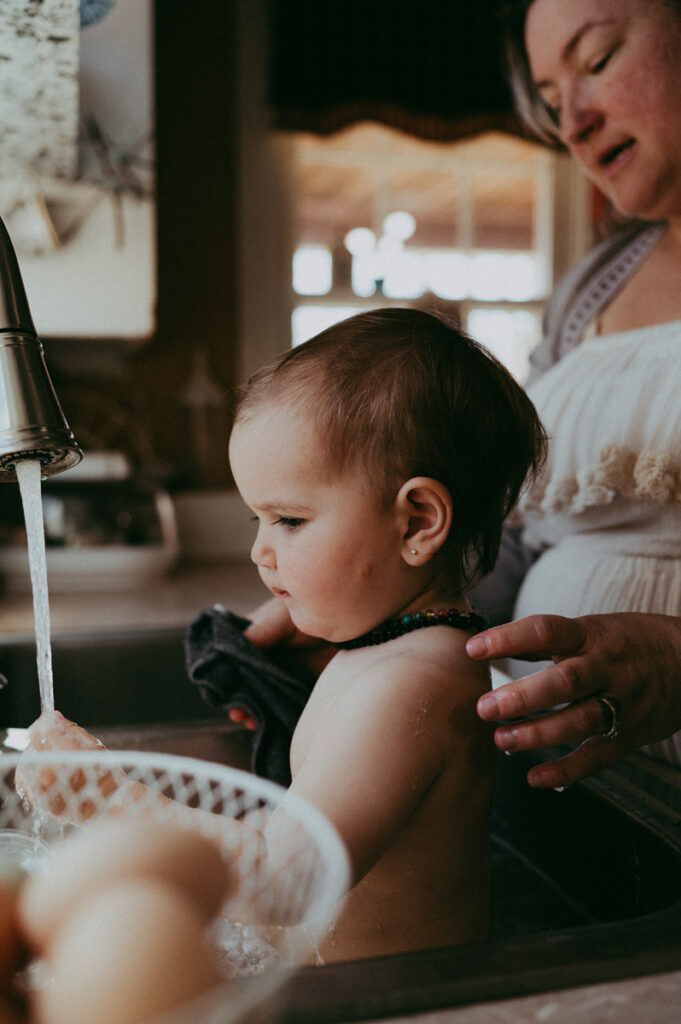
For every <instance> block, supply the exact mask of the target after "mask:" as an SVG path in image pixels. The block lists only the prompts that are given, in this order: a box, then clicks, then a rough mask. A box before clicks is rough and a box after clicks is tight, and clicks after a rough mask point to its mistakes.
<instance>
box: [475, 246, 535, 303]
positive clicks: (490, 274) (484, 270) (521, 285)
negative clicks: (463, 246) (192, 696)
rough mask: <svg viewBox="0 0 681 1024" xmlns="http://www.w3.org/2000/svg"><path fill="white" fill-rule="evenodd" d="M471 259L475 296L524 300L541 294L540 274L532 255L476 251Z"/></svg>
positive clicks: (478, 297)
mask: <svg viewBox="0 0 681 1024" xmlns="http://www.w3.org/2000/svg"><path fill="white" fill-rule="evenodd" d="M470 259H471V284H470V288H471V290H470V294H471V295H472V297H473V298H475V299H486V300H488V301H492V302H495V301H496V302H498V301H500V300H507V301H509V302H525V301H527V300H528V299H533V298H537V297H539V296H540V295H541V294H542V288H541V284H542V282H541V280H540V278H541V275H540V273H539V270H538V267H537V261H536V259H535V258H534V256H532V255H529V254H527V255H526V254H525V253H500V252H476V253H473V254H472V255H471V258H470Z"/></svg>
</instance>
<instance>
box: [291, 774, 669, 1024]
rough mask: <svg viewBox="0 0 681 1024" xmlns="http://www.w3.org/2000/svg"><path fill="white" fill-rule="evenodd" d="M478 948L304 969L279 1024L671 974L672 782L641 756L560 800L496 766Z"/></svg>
mask: <svg viewBox="0 0 681 1024" xmlns="http://www.w3.org/2000/svg"><path fill="white" fill-rule="evenodd" d="M499 762H500V763H499V773H498V783H497V790H496V794H495V801H494V815H493V836H492V864H493V871H492V876H493V877H492V906H493V924H492V934H491V937H490V939H489V940H488V941H487V942H484V943H476V944H473V945H469V946H458V947H451V948H443V949H433V950H423V951H419V952H415V953H404V954H399V955H395V956H389V957H381V958H376V959H372V960H361V961H353V962H348V963H338V964H329V965H327V966H323V967H317V968H303V969H302V971H300V972H299V973H297V974H296V975H295V977H294V978H292V980H291V981H290V983H289V988H288V990H287V995H286V1004H285V1007H284V1008H283V1011H282V1014H281V1016H280V1017H278V1018H277V1022H278V1024H334V1022H339V1024H340V1022H350V1021H368V1020H372V1021H373V1020H377V1019H380V1018H382V1017H397V1016H402V1015H407V1014H416V1013H424V1012H426V1011H433V1010H440V1009H443V1008H445V1007H455V1006H460V1005H463V1004H468V1003H476V1002H488V1001H493V1000H496V999H507V998H511V997H513V996H522V995H528V994H531V993H537V992H548V991H555V990H557V989H561V988H567V987H573V986H577V985H588V984H595V983H599V982H604V981H609V980H614V979H619V978H625V977H630V976H636V975H645V974H655V973H657V972H661V971H670V970H678V969H679V968H680V967H681V781H680V779H679V777H678V775H679V773H678V772H677V771H676V770H675V769H673V768H671V767H670V766H668V765H663V764H659V763H657V762H655V761H653V760H652V759H650V758H646V757H644V756H643V755H638V754H636V755H632V756H631V757H629V758H628V759H627V760H626V761H624V762H622V763H621V764H620V765H618V766H617V767H615V768H612V769H608V770H607V771H604V772H602V773H601V774H600V775H599V776H596V777H594V778H593V779H590V780H587V781H586V782H583V783H580V784H578V785H576V786H574V787H572V788H571V789H570V790H568V791H566V792H564V793H556V792H554V791H549V792H542V791H537V790H532V789H530V787H529V786H528V785H527V784H526V782H525V773H526V771H527V769H528V768H529V765H530V763H531V759H528V758H526V757H525V756H524V755H515V756H514V757H513V758H507V757H500V758H499Z"/></svg>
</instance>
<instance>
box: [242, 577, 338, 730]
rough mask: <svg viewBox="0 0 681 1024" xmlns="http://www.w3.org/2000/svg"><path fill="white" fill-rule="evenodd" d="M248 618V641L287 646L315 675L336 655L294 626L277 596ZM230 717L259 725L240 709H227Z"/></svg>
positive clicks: (264, 645)
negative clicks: (249, 621) (249, 622)
mask: <svg viewBox="0 0 681 1024" xmlns="http://www.w3.org/2000/svg"><path fill="white" fill-rule="evenodd" d="M247 618H249V619H250V620H251V624H250V625H249V626H247V628H246V629H245V630H244V636H245V637H246V639H247V640H250V641H251V643H252V644H254V645H255V646H256V647H276V646H277V645H279V644H284V645H286V646H287V647H288V649H289V650H290V651H291V652H293V653H295V655H296V657H297V658H298V660H299V661H300V663H301V664H302V665H304V666H305V667H306V668H307V669H308V670H310V671H312V672H313V673H314V674H315V675H319V673H320V672H321V671H322V669H324V668H325V667H326V665H328V663H329V661H330V660H331V658H332V657H333V655H334V654H335V650H334V649H333V648H332V647H331V645H330V644H328V643H326V641H324V640H318V639H317V638H316V637H312V636H307V634H306V633H301V632H300V630H299V629H296V627H295V626H294V625H293V622H292V621H291V616H290V615H289V613H288V609H287V607H286V605H285V604H284V602H283V601H282V600H281V599H280V598H278V597H272V598H270V600H269V601H266V602H265V604H263V605H260V607H259V608H256V610H255V611H254V612H251V614H250V615H248V616H247ZM229 717H230V719H231V720H232V721H233V722H238V723H240V724H242V725H245V726H246V728H247V729H251V730H255V729H257V727H258V724H257V722H256V721H255V720H254V719H253V718H251V717H250V716H249V715H247V714H246V712H245V711H244V710H243V709H242V708H234V709H233V710H232V711H230V712H229Z"/></svg>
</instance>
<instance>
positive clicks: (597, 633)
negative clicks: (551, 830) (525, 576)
mask: <svg viewBox="0 0 681 1024" xmlns="http://www.w3.org/2000/svg"><path fill="white" fill-rule="evenodd" d="M466 646H467V651H468V654H469V655H470V657H472V658H476V659H481V660H487V659H495V658H505V657H514V658H523V659H526V660H529V661H542V660H546V659H547V658H553V661H554V662H555V664H554V665H553V666H551V667H550V668H547V669H543V670H542V671H540V672H536V673H535V674H534V675H530V676H527V677H526V678H524V679H519V680H516V681H514V682H511V683H506V684H505V685H504V686H501V687H499V689H497V690H494V691H490V692H489V693H486V694H484V695H483V696H482V697H481V698H480V700H479V701H478V714H479V715H480V717H481V718H483V719H484V720H485V721H488V722H500V721H506V722H507V723H508V724H502V725H500V726H499V728H497V730H496V732H495V742H496V744H497V746H498V747H499V748H500V749H501V750H504V751H508V752H509V753H512V752H514V751H518V750H540V749H543V748H546V747H552V746H556V745H559V744H563V743H579V744H580V745H579V746H578V747H577V748H576V749H575V750H573V751H571V752H570V753H569V754H566V755H565V756H564V757H561V758H558V759H557V760H555V761H551V762H548V763H546V764H542V765H536V766H535V767H533V768H532V769H531V770H530V771H529V773H528V776H527V779H528V782H529V783H530V785H531V786H537V787H564V786H568V785H570V784H571V783H573V782H576V781H578V780H579V779H583V778H586V776H588V775H592V774H594V773H595V772H598V771H600V770H601V769H602V768H605V767H606V766H607V765H610V764H613V763H614V762H615V761H617V760H619V759H620V758H621V757H623V756H624V755H625V754H628V753H630V752H631V751H632V750H636V749H637V748H638V747H641V746H644V745H646V744H649V743H654V742H657V741H658V740H661V739H666V738H667V737H668V736H671V735H672V733H674V732H676V731H677V730H678V729H681V619H679V618H675V617H672V616H668V615H643V614H638V613H634V612H626V613H625V612H622V613H613V614H609V615H584V616H581V617H580V618H577V619H567V618H563V617H562V616H559V615H531V616H529V617H528V618H525V619H519V620H517V621H516V622H510V623H508V624H506V625H503V626H496V627H495V628H494V629H489V630H485V631H484V632H482V633H479V634H477V635H476V636H475V637H472V638H471V639H470V640H469V641H468V644H467V645H466ZM599 698H601V699H599ZM603 698H606V699H607V703H606V701H604V700H603ZM562 704H567V707H563V708H559V709H556V710H555V711H553V712H551V711H550V709H551V708H554V707H555V706H556V705H562ZM613 709H614V712H613ZM539 712H544V713H545V714H544V715H543V717H541V718H530V719H529V720H527V721H523V719H527V718H528V716H530V715H534V714H536V713H539ZM546 712H549V713H548V714H546ZM517 719H519V720H520V721H514V720H517ZM509 720H510V721H509ZM608 726H616V727H617V735H616V736H615V735H614V736H612V738H607V737H606V736H605V735H604V733H605V732H607V731H608Z"/></svg>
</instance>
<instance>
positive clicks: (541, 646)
mask: <svg viewBox="0 0 681 1024" xmlns="http://www.w3.org/2000/svg"><path fill="white" fill-rule="evenodd" d="M586 638H587V632H586V629H585V627H584V621H583V620H581V619H566V618H565V617H564V616H562V615H529V616H528V617H527V618H525V619H517V620H516V621H515V622H507V623H506V624H505V625H503V626H494V627H493V628H492V629H486V630H483V632H482V633H476V635H475V636H473V637H471V639H470V640H469V641H468V643H467V644H466V651H467V653H468V655H469V656H470V657H471V658H480V659H488V658H509V657H510V658H522V659H523V660H525V661H545V660H546V659H547V658H553V657H566V656H569V655H572V654H577V653H578V652H579V651H580V650H581V649H582V647H583V645H584V642H585V640H586Z"/></svg>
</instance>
